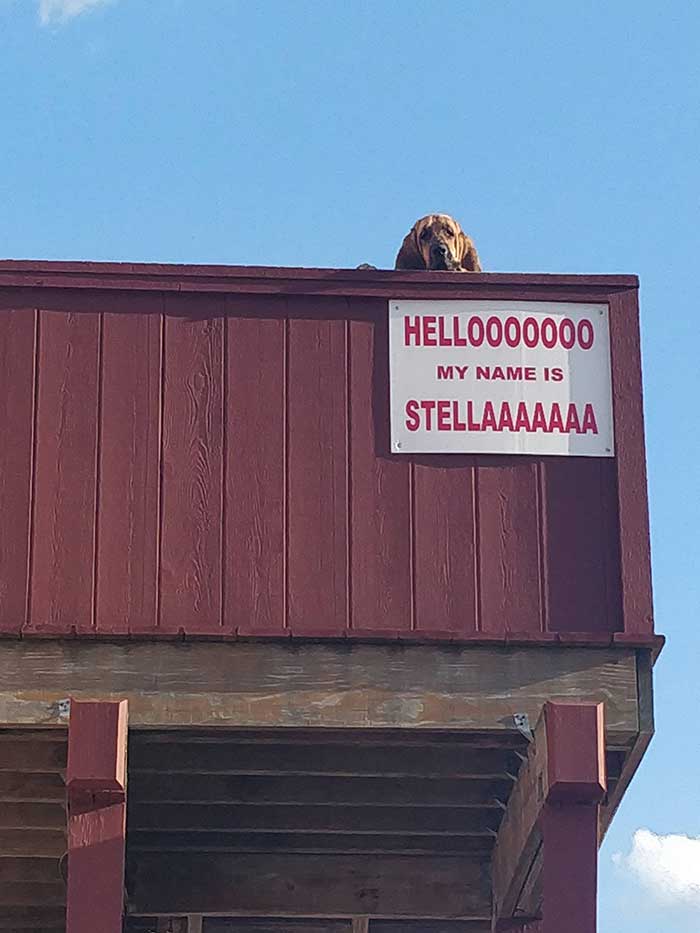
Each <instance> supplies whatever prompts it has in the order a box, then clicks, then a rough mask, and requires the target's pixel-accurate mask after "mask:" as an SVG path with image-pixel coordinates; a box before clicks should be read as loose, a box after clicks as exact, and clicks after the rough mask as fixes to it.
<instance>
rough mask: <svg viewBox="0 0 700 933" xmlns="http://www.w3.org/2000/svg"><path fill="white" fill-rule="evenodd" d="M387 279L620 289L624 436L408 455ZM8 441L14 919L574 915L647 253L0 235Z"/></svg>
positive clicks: (629, 526) (623, 516)
mask: <svg viewBox="0 0 700 933" xmlns="http://www.w3.org/2000/svg"><path fill="white" fill-rule="evenodd" d="M402 298H406V299H411V298H413V299H421V300H437V299H440V300H452V299H461V300H464V299H496V300H499V301H506V300H518V301H554V302H574V303H577V302H578V303H582V302H599V303H602V304H605V305H607V306H608V308H609V322H610V354H611V373H612V397H613V412H614V428H615V456H614V457H606V458H597V457H553V456H539V457H537V456H495V455H486V454H482V455H465V454H458V455H455V454H449V455H448V454H445V455H436V454H421V455H405V454H403V455H402V454H396V453H395V452H392V449H391V446H390V429H389V398H388V396H389V372H388V347H387V342H388V333H387V331H388V325H387V306H388V301H389V300H390V299H402ZM0 437H1V439H2V444H1V446H0V510H1V514H2V524H1V526H0V635H1V636H2V639H1V640H0V729H1V730H2V731H1V732H0V930H2V929H13V930H15V929H16V930H64V929H67V931H68V933H87V931H88V930H89V931H95V930H100V931H104V933H116V931H118V930H121V929H122V922H123V923H124V929H125V930H133V931H136V930H139V931H146V930H169V929H171V930H173V931H180V930H182V931H189V933H192V931H199V930H203V931H204V933H224V931H238V930H239V928H240V929H241V930H246V931H251V933H253V931H254V933H287V931H289V933H293V931H295V930H298V931H303V933H311V931H313V933H316V931H318V933H322V931H327V930H330V931H333V933H341V928H342V930H343V931H346V930H347V931H350V927H351V926H352V928H353V931H354V933H359V931H360V930H362V931H364V933H367V929H368V927H369V928H370V933H398V930H399V927H400V928H401V930H402V931H406V930H408V933H411V931H415V933H477V931H478V933H486V931H490V930H491V929H492V928H493V929H495V930H496V929H497V930H499V931H500V930H503V931H505V930H513V931H522V933H525V931H527V933H532V931H541V933H560V931H562V930H567V933H593V931H594V930H595V900H596V883H595V877H596V851H597V846H598V843H599V841H600V839H601V838H602V834H603V833H604V831H605V828H606V827H607V825H608V822H609V820H610V818H611V817H612V814H613V813H614V810H615V808H616V807H617V805H618V803H619V801H620V799H621V797H622V794H623V793H624V790H625V788H626V786H627V784H628V782H629V780H630V778H631V776H632V774H633V772H634V770H635V768H636V766H637V764H638V762H639V760H640V758H641V756H642V754H643V752H644V749H645V748H646V745H647V744H648V742H649V739H650V738H651V734H652V731H653V720H652V692H651V669H652V664H653V660H654V657H655V655H656V653H657V651H658V648H659V646H660V638H659V637H658V636H655V635H654V630H653V620H652V607H651V587H650V571H649V543H648V519H647V502H646V479H645V465H644V439H643V421H642V400H641V379H640V359H639V331H638V321H637V280H636V278H635V277H632V276H542V275H500V274H498V275H496V274H472V275H454V274H449V273H416V272H381V271H371V270H370V271H364V270H363V271H359V270H352V271H349V270H301V269H277V268H266V269H259V268H239V267H212V266H207V267H200V266H161V265H114V264H88V263H71V264H69V263H38V262H2V263H0ZM127 717H128V728H127ZM127 734H128V746H129V752H128V757H127V755H126V748H127ZM127 776H128V781H127ZM125 860H126V871H125V870H124V863H125ZM66 904H67V908H66V906H65V905H66ZM66 916H67V920H66ZM3 918H7V919H3ZM562 918H564V919H562ZM66 923H67V926H66Z"/></svg>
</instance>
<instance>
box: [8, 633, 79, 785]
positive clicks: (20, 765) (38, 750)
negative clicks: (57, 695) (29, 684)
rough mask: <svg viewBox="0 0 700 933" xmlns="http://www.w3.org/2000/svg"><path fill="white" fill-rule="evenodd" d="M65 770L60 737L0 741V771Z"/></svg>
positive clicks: (63, 749)
mask: <svg viewBox="0 0 700 933" xmlns="http://www.w3.org/2000/svg"><path fill="white" fill-rule="evenodd" d="M1 650H2V648H1V643H0V651H1ZM1 721H2V720H0V722H1ZM65 770H66V743H65V742H64V741H61V740H60V739H59V740H58V741H55V742H23V741H13V740H11V739H10V740H7V739H4V740H3V741H2V742H1V743H0V772H3V773H8V772H9V773H17V772H22V773H24V774H46V773H49V774H60V773H62V772H64V771H65Z"/></svg>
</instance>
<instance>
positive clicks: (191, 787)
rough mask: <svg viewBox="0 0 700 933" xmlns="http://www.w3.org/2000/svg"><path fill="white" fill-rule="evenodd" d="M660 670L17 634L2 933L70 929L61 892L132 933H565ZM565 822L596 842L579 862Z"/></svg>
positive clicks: (643, 730)
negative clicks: (560, 912)
mask: <svg viewBox="0 0 700 933" xmlns="http://www.w3.org/2000/svg"><path fill="white" fill-rule="evenodd" d="M652 660H653V659H652V650H651V648H633V647H610V648H599V647H566V648H561V647H554V646H552V647H542V646H536V647H483V646H482V647H477V646H471V647H464V646H461V647H460V646H456V645H452V646H450V645H397V644H394V645H379V644H374V645H360V644H356V645H352V644H344V643H326V644H323V645H319V644H305V645H303V647H302V646H300V645H292V644H280V643H275V642H258V643H247V644H245V643H236V644H214V643H192V644H183V643H159V644H149V643H124V642H123V643H111V644H105V643H91V642H57V641H39V640H34V641H9V640H8V641H4V642H2V643H0V683H1V684H2V688H1V690H0V722H2V723H3V728H2V731H1V733H0V746H1V747H0V850H1V855H0V918H1V919H0V930H3V929H5V930H10V929H11V930H18V931H19V930H23V931H24V930H42V931H43V930H46V931H49V930H51V931H56V933H57V931H59V930H65V929H66V904H67V903H68V905H69V906H68V910H69V912H70V910H71V909H72V908H71V906H70V905H71V902H72V901H71V899H75V898H82V899H83V900H85V899H86V898H87V900H88V902H89V903H88V904H87V907H85V909H86V910H87V916H89V915H92V917H93V920H94V919H95V918H97V917H99V915H100V914H99V910H100V905H107V904H109V903H110V900H109V899H110V897H111V898H116V899H117V900H121V901H122V903H123V910H124V916H125V929H126V930H128V931H146V930H172V931H173V933H176V931H187V933H191V931H199V930H203V931H207V933H214V931H216V933H224V931H241V933H243V931H246V933H322V931H331V933H341V931H346V933H360V931H362V933H367V931H368V930H369V931H372V933H399V927H400V928H401V930H402V931H408V933H411V931H415V933H477V931H478V933H488V931H490V930H491V929H492V928H494V929H498V930H507V929H512V930H523V931H529V930H533V931H534V930H537V931H539V930H543V931H545V933H550V930H554V929H555V927H554V926H552V922H550V924H549V926H547V916H548V914H547V911H548V909H549V910H550V915H551V910H553V909H554V907H549V905H551V904H553V903H554V902H553V898H556V897H557V896H558V894H557V891H559V890H560V889H561V888H562V885H564V886H566V884H565V882H564V881H563V880H562V877H561V873H562V872H564V873H568V875H566V877H569V878H570V879H571V877H572V875H571V873H572V872H573V873H575V874H576V877H577V878H578V879H579V883H578V884H576V885H569V887H571V888H572V889H573V890H578V894H577V895H576V897H578V899H579V901H580V904H579V907H578V908H577V907H576V903H574V904H573V905H570V906H568V907H567V910H571V909H574V910H576V909H579V910H580V911H583V912H585V910H586V909H587V908H586V906H585V905H586V903H588V904H589V907H590V898H591V896H592V898H593V901H592V902H593V904H595V877H593V887H592V889H591V885H590V880H587V872H588V873H590V864H589V863H590V852H591V851H592V852H593V854H595V851H596V849H597V846H598V844H599V842H600V840H601V839H602V836H603V834H604V832H605V829H606V828H607V825H608V823H609V821H610V819H611V817H612V814H613V813H614V810H615V808H616V807H617V805H618V803H619V801H620V799H621V797H622V794H623V793H624V790H625V788H626V786H627V784H628V782H629V780H630V779H631V776H632V774H633V772H634V770H635V768H636V766H637V764H638V762H639V760H640V758H641V755H642V754H643V751H644V749H645V748H646V745H647V744H648V742H649V740H650V738H651V735H652V732H653V722H652V714H651V707H652V702H651V665H652ZM124 701H125V702H124ZM127 707H128V721H129V727H128V752H127V740H126V734H125V729H124V728H123V727H124V726H125V723H126V715H127ZM543 709H546V710H547V711H548V712H547V715H546V716H543V715H542V714H543ZM115 710H116V711H117V713H115ZM80 711H83V712H84V715H83V714H82V713H81V716H78V713H79V712H80ZM105 713H106V718H105ZM115 716H117V719H119V721H120V723H121V725H119V727H118V728H117V725H116V724H115V723H117V719H115V718H114V717H115ZM603 717H604V725H603ZM69 745H71V753H70V754H71V756H72V762H70V763H69V761H68V758H69V750H68V749H69ZM95 748H97V749H98V752H97V753H94V749H95ZM81 749H82V751H81ZM85 749H93V751H89V753H88V754H87V757H86V756H85ZM120 768H121V769H122V770H121V772H120ZM120 773H123V774H124V775H125V776H126V780H124V779H123V778H120V777H119V775H120ZM124 811H125V812H126V832H125V834H124V832H123V831H122V829H121V828H120V827H121V826H122V824H123V822H124ZM567 821H568V822H567ZM571 821H573V822H571ZM567 826H570V827H573V829H572V830H571V832H572V833H573V835H571V834H570V836H571V838H572V839H573V840H574V841H575V840H577V839H578V840H579V841H580V840H582V839H583V840H585V839H586V838H589V837H590V838H591V840H592V842H591V845H590V846H589V847H588V850H587V849H586V845H585V843H581V844H580V845H579V844H576V845H574V846H573V848H572V849H571V851H570V852H569V853H568V855H567V850H566V845H563V848H562V843H561V838H565V836H561V834H562V833H565V832H566V831H567V830H566V827H567ZM591 827H593V829H592V830H591ZM591 832H592V833H593V835H592V836H591ZM548 833H549V834H550V835H551V836H552V838H557V834H559V835H560V837H561V838H560V839H559V842H558V843H557V851H558V852H559V855H558V856H557V862H556V864H555V863H554V862H553V861H552V859H551V858H550V861H549V863H548V861H547V857H546V851H547V850H546V847H545V846H544V845H543V840H544V839H545V837H546V835H547V834H548ZM124 848H125V855H124ZM120 852H121V854H120ZM586 852H588V857H589V862H588V863H587V862H586V857H587V856H586ZM76 853H77V854H76ZM72 856H74V857H72ZM120 859H121V860H122V862H120ZM124 859H125V870H123V871H122V874H121V876H120V875H119V868H120V865H121V864H122V863H123V861H124ZM567 860H568V861H567ZM69 864H70V871H69V868H68V866H69ZM100 865H102V869H100ZM587 865H588V868H587V867H586V866H587ZM100 870H103V874H104V877H103V879H102V881H100V880H99V877H98V880H97V882H95V872H97V875H98V876H99V873H100ZM557 872H559V873H560V876H557ZM115 876H116V877H115ZM101 884H104V885H105V886H106V887H105V888H104V892H102V888H101V887H100V885H101ZM100 892H102V893H100ZM576 897H574V901H575V902H576ZM83 906H84V905H83ZM105 909H108V908H107V907H105ZM78 910H80V908H78ZM584 922H585V921H584V920H583V919H582V920H581V924H583V923H584ZM540 924H543V925H542V926H540ZM69 929H70V933H74V930H75V931H80V933H82V931H83V930H87V929H88V927H87V926H86V925H83V926H81V925H80V920H79V914H74V923H73V925H72V926H70V927H69ZM93 929H101V928H100V926H99V924H98V925H97V926H94V927H93ZM110 929H111V927H110ZM568 929H569V930H571V931H576V933H578V931H579V930H581V931H585V930H586V929H587V927H585V926H584V925H580V926H576V925H575V924H574V925H569V927H568Z"/></svg>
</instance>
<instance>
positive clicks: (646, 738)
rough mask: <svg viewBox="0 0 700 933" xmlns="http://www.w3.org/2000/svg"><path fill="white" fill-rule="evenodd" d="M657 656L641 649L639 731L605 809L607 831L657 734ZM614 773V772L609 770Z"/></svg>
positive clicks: (639, 666) (605, 830)
mask: <svg viewBox="0 0 700 933" xmlns="http://www.w3.org/2000/svg"><path fill="white" fill-rule="evenodd" d="M653 666H654V658H653V655H652V652H651V651H649V650H646V649H641V648H640V649H638V651H637V706H638V710H639V732H638V734H637V736H636V737H635V739H634V741H633V744H632V748H631V750H630V753H629V754H628V755H627V756H626V758H625V760H624V761H623V763H622V767H621V771H620V772H619V780H617V781H616V782H615V784H614V787H613V786H612V782H609V784H610V793H609V794H608V799H607V802H606V805H605V806H604V807H602V808H601V831H602V834H603V836H605V833H606V832H607V830H608V828H609V826H610V823H611V822H612V818H613V816H614V815H615V813H616V811H617V808H618V807H619V806H620V803H621V802H622V798H623V796H624V794H625V791H626V790H627V788H628V787H629V785H630V782H631V781H632V778H633V777H634V775H635V773H636V771H637V768H638V767H639V765H640V764H641V761H642V758H643V757H644V754H645V752H646V750H647V748H648V747H649V744H650V743H651V740H652V739H653V737H654V683H653V673H652V670H653ZM608 774H609V776H610V772H609V773H608Z"/></svg>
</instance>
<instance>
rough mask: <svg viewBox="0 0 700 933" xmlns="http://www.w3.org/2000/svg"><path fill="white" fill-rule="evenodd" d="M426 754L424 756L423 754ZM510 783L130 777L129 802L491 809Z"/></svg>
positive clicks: (157, 775) (365, 779)
mask: <svg viewBox="0 0 700 933" xmlns="http://www.w3.org/2000/svg"><path fill="white" fill-rule="evenodd" d="M428 753H429V751H428ZM1 788H2V777H1V776H0V799H2V793H1ZM510 789H511V781H510V779H506V780H504V781H495V782H494V781H493V780H492V779H489V780H485V781H478V780H466V779H460V778H457V779H449V778H442V779H440V778H402V780H401V781H395V780H394V779H393V778H334V777H328V776H325V775H324V776H323V777H316V778H314V777H309V776H304V777H303V778H298V779H295V778H293V777H290V776H289V775H283V776H276V775H234V776H228V775H219V774H210V775H200V776H198V778H197V780H196V781H192V780H191V779H189V778H188V777H186V776H182V775H177V774H173V775H170V774H154V773H150V774H149V773H139V772H134V773H132V774H131V775H130V778H129V800H130V802H131V804H132V805H133V804H134V803H197V802H206V803H209V804H211V805H216V804H231V803H240V804H249V805H251V806H260V805H264V804H268V803H286V804H293V805H296V806H300V805H304V804H326V805H336V806H342V805H354V806H363V807H369V808H374V807H381V806H387V805H391V806H393V807H415V806H417V805H419V804H421V805H423V806H435V807H457V808H469V807H489V806H492V807H495V806H496V803H495V802H494V799H495V798H498V799H500V800H504V799H505V798H506V796H507V795H508V793H509V792H510Z"/></svg>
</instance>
